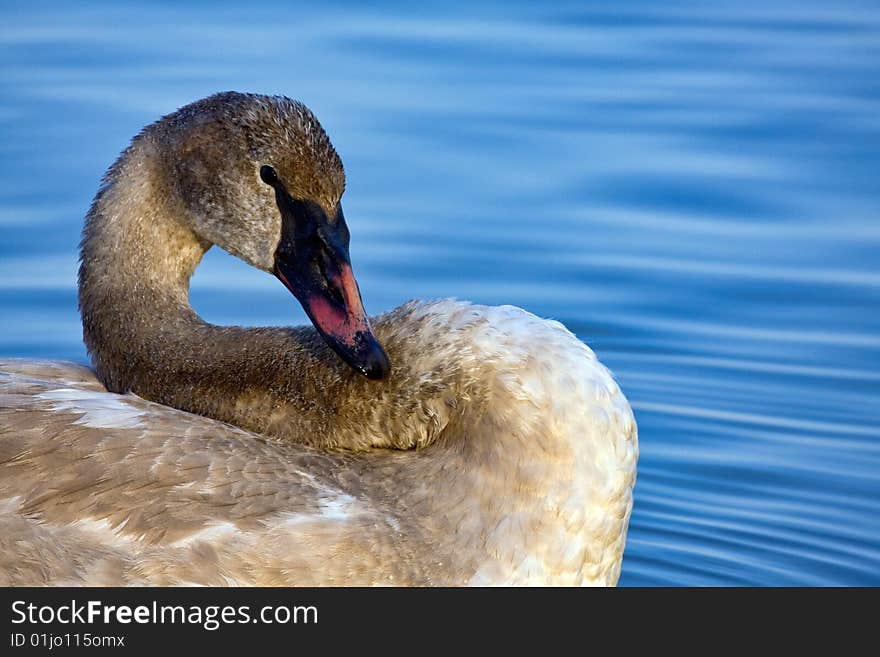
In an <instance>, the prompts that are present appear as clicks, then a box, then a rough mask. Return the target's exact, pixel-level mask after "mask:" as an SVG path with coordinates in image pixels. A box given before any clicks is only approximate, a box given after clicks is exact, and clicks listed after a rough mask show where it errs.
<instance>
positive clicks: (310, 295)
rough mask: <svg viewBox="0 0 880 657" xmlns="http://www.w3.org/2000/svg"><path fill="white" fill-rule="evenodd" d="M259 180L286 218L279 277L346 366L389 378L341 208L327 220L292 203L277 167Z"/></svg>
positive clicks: (310, 207) (310, 205)
mask: <svg viewBox="0 0 880 657" xmlns="http://www.w3.org/2000/svg"><path fill="white" fill-rule="evenodd" d="M260 177H261V178H262V179H263V182H265V183H266V184H268V185H271V186H272V187H274V188H275V201H276V203H277V204H278V209H279V210H280V212H281V241H280V242H279V243H278V248H277V249H276V250H275V275H276V276H277V277H278V278H279V279H280V280H281V282H282V283H284V285H285V286H287V289H289V290H290V291H291V292H292V293H293V294H294V296H296V298H297V299H299V302H300V303H301V304H302V306H303V308H304V309H305V311H306V314H308V316H309V319H311V320H312V323H313V324H314V325H315V328H317V329H318V332H319V333H320V334H321V335H322V336H323V338H324V340H325V341H326V342H327V344H328V345H330V347H331V348H332V349H333V351H335V352H336V353H337V354H338V355H339V357H340V358H342V360H344V361H345V362H346V363H348V364H349V365H351V367H353V368H354V369H356V370H357V371H358V372H360V373H361V374H363V375H364V376H366V377H367V378H368V379H382V378H385V377H386V376H387V375H388V373H389V372H390V371H391V363H390V361H389V360H388V356H387V355H386V354H385V350H384V349H382V345H380V344H379V341H378V340H377V339H376V336H375V335H374V334H373V329H372V327H371V326H370V320H369V318H368V317H367V314H366V312H365V311H364V304H363V302H362V301H361V293H360V290H358V285H357V281H355V279H354V274H353V273H352V271H351V259H350V257H349V254H348V242H349V232H348V226H346V224H345V217H344V216H343V215H342V205H337V206H336V208H335V213H334V216H332V217H328V216H327V213H326V211H325V210H324V208H322V207H321V205H320V204H318V203H315V202H313V201H309V200H301V199H296V198H293V197H292V196H291V195H290V194H289V193H288V192H287V190H286V189H285V187H284V185H283V184H282V183H281V181H280V180H278V177H277V175H276V173H275V170H274V169H272V167H269V166H263V167H261V169H260Z"/></svg>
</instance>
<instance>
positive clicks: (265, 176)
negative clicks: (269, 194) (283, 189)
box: [260, 164, 278, 185]
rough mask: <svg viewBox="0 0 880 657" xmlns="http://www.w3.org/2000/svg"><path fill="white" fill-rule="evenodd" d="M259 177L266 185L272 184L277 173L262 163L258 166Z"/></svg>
mask: <svg viewBox="0 0 880 657" xmlns="http://www.w3.org/2000/svg"><path fill="white" fill-rule="evenodd" d="M260 178H261V179H262V181H263V182H264V183H266V184H267V185H274V184H275V183H277V182H278V174H277V173H276V172H275V169H273V168H272V167H270V166H269V165H268V164H264V165H263V166H261V167H260Z"/></svg>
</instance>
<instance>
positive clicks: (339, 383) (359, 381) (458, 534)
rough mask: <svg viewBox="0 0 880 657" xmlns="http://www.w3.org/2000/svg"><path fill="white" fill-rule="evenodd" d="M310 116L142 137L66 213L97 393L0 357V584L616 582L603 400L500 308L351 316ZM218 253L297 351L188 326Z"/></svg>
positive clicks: (331, 185) (198, 109)
mask: <svg viewBox="0 0 880 657" xmlns="http://www.w3.org/2000/svg"><path fill="white" fill-rule="evenodd" d="M344 186H345V175H344V171H343V167H342V163H341V161H340V158H339V156H338V155H337V153H336V151H335V150H334V148H333V146H332V145H331V143H330V140H329V139H328V137H327V135H326V134H325V132H324V130H323V128H322V127H321V125H320V124H319V123H318V120H317V119H316V118H315V116H314V114H312V112H311V111H310V110H308V109H307V108H306V107H305V106H304V105H302V104H301V103H299V102H296V101H293V100H290V99H288V98H286V97H279V96H263V95H256V94H243V93H237V92H227V93H221V94H217V95H214V96H211V97H208V98H205V99H202V100H200V101H197V102H194V103H192V104H190V105H187V106H185V107H183V108H181V109H179V110H177V111H175V112H173V113H172V114H169V115H167V116H165V117H163V118H161V119H160V120H158V121H157V122H155V123H153V124H151V125H149V126H147V127H146V128H144V129H143V131H142V132H141V133H140V134H139V135H137V136H136V137H135V138H134V139H133V140H132V142H131V144H130V145H129V146H128V148H127V149H126V150H125V151H124V152H123V153H122V155H121V156H120V157H119V159H118V160H117V161H116V163H115V164H113V166H112V167H111V168H110V169H109V170H108V172H107V174H106V176H105V178H104V180H103V181H102V184H101V187H100V189H99V191H98V193H97V195H96V197H95V199H94V202H93V204H92V206H91V208H90V210H89V212H88V215H87V217H86V220H85V227H84V230H83V239H82V244H81V253H80V256H81V258H80V261H81V267H80V271H79V307H80V312H81V316H82V323H83V336H84V341H85V344H86V346H87V348H88V351H89V354H90V357H91V360H92V364H93V366H94V370H92V369H90V368H87V367H85V366H83V365H79V364H76V363H68V362H51V361H33V360H20V359H0V468H2V472H0V584H2V585H139V584H150V585H386V584H387V585H548V584H553V585H614V584H616V582H617V579H618V576H619V574H620V566H621V559H622V555H623V549H624V543H625V541H626V533H627V526H628V522H629V517H630V511H631V508H632V490H633V485H634V481H635V476H636V462H637V458H638V443H637V430H636V424H635V420H634V417H633V414H632V411H631V409H630V406H629V404H628V403H627V400H626V398H625V397H624V395H623V393H622V392H621V390H620V388H619V387H618V385H617V383H616V382H615V380H614V378H613V377H612V375H611V374H610V373H609V372H608V370H607V369H606V368H605V367H604V366H603V365H602V364H600V363H599V361H598V360H597V359H596V357H595V355H594V354H593V352H592V351H591V350H590V349H589V348H588V347H587V346H586V345H585V344H583V343H582V342H581V341H580V340H578V339H577V338H576V337H575V336H574V335H572V334H571V333H570V332H569V331H568V330H566V329H565V327H564V326H563V325H562V324H560V323H558V322H556V321H549V320H544V319H539V318H538V317H536V316H534V315H532V314H530V313H528V312H526V311H524V310H521V309H518V308H515V307H511V306H502V307H486V306H479V305H472V304H470V303H465V302H460V301H456V300H439V301H431V302H417V301H414V302H409V303H406V304H404V305H403V306H401V307H399V308H396V309H394V310H391V311H390V312H386V313H384V314H382V315H379V316H377V317H374V318H372V319H371V318H369V317H368V316H367V314H366V313H365V311H364V307H363V303H362V300H361V295H360V291H359V289H358V286H357V283H356V281H355V278H354V276H353V274H352V268H351V261H350V256H349V232H348V228H347V225H346V222H345V218H344V216H343V212H342V206H341V204H340V198H341V196H342V194H343V191H344ZM213 245H217V246H219V247H221V248H223V249H225V250H226V251H228V252H229V253H231V254H233V255H235V256H237V257H239V258H240V259H242V260H244V261H245V262H247V263H248V264H250V265H252V266H254V267H256V268H258V269H261V270H263V271H265V272H268V273H270V274H272V275H274V276H276V277H277V278H278V279H280V281H281V282H282V283H283V284H284V285H285V286H286V287H288V288H289V289H290V291H291V292H292V293H293V295H295V297H296V298H297V299H298V300H299V302H301V304H302V305H303V307H304V308H305V310H306V312H307V314H308V316H309V318H310V319H311V321H312V323H313V326H309V327H298V328H241V327H237V326H214V325H211V324H209V323H206V322H205V321H203V320H202V319H201V318H200V317H199V316H198V315H197V314H196V312H195V311H194V310H193V309H192V307H191V306H190V304H189V301H188V294H189V280H190V277H191V276H192V274H193V272H194V270H195V269H196V267H197V265H198V264H199V261H200V260H201V258H202V256H203V254H204V253H205V252H206V251H207V250H208V249H209V248H210V247H211V246H213Z"/></svg>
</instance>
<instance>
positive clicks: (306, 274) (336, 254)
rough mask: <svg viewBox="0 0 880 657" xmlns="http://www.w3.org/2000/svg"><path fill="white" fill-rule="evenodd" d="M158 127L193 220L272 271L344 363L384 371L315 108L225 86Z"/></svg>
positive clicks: (199, 230) (341, 187) (215, 240)
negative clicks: (220, 92)
mask: <svg viewBox="0 0 880 657" xmlns="http://www.w3.org/2000/svg"><path fill="white" fill-rule="evenodd" d="M156 126H157V130H159V131H160V132H161V134H160V135H159V137H160V140H159V143H162V144H166V145H170V148H166V149H164V150H165V158H166V161H165V162H163V168H164V170H165V171H167V172H169V173H170V175H172V176H173V180H171V181H169V182H170V185H171V188H172V189H174V190H175V191H176V193H175V196H176V198H177V200H178V201H179V204H180V205H181V206H182V213H183V215H184V217H185V218H186V220H187V221H188V223H189V225H190V228H191V229H192V230H193V231H194V232H195V233H196V234H197V235H198V236H199V237H200V238H201V239H202V240H204V241H207V242H209V243H211V244H216V245H218V246H220V247H221V248H223V249H224V250H226V251H228V252H230V253H232V254H233V255H235V256H238V257H239V258H241V259H242V260H244V261H245V262H247V263H249V264H250V265H252V266H254V267H257V268H258V269H262V270H263V271H266V272H268V273H270V274H272V275H273V276H276V277H277V278H278V279H279V280H280V281H281V282H282V283H283V284H284V285H285V286H286V287H287V288H288V289H289V290H290V291H291V292H292V293H293V295H294V296H295V297H296V298H297V299H298V300H299V302H300V303H301V304H302V306H303V308H304V309H305V311H306V313H307V314H308V316H309V319H311V321H312V323H313V324H314V325H315V328H317V330H318V332H319V333H320V334H321V335H322V337H323V338H324V340H325V341H326V342H327V344H328V345H329V346H330V347H331V348H332V349H333V350H334V351H335V352H336V353H337V354H338V355H339V356H340V357H341V358H342V359H343V360H344V361H345V362H346V363H348V364H349V365H350V366H352V367H353V368H354V369H356V370H357V371H359V372H360V373H361V374H363V375H364V376H366V377H368V378H370V379H381V378H384V377H385V376H386V375H387V374H388V373H389V371H390V367H391V365H390V362H389V360H388V356H387V355H386V353H385V351H384V349H383V348H382V346H381V345H380V344H379V342H378V340H377V339H376V336H375V335H374V333H373V330H372V328H371V326H370V321H369V319H368V317H367V314H366V312H365V310H364V306H363V302H362V300H361V294H360V291H359V289H358V285H357V282H356V281H355V278H354V274H353V272H352V267H351V258H350V255H349V231H348V226H347V225H346V222H345V216H344V215H343V212H342V203H341V198H342V194H343V192H344V191H345V172H344V170H343V167H342V161H341V160H340V158H339V156H338V155H337V153H336V151H335V149H334V148H333V145H332V144H331V143H330V139H329V138H328V137H327V134H326V133H325V132H324V130H323V128H322V127H321V124H320V123H319V122H318V120H317V118H315V116H314V114H312V112H311V111H310V110H309V109H308V108H307V107H305V106H304V105H303V104H301V103H299V102H296V101H293V100H290V99H289V98H285V97H280V96H260V95H255V94H241V93H235V92H228V93H223V94H217V95H215V96H211V97H209V98H205V99H203V100H200V101H197V102H195V103H192V104H191V105H187V106H185V107H183V108H181V109H180V110H178V111H177V112H175V113H174V114H171V115H169V116H168V117H165V118H164V119H163V120H161V121H160V122H159V123H158V124H156Z"/></svg>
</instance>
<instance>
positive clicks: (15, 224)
mask: <svg viewBox="0 0 880 657" xmlns="http://www.w3.org/2000/svg"><path fill="white" fill-rule="evenodd" d="M227 89H235V90H239V91H254V92H261V93H278V94H284V95H288V96H291V97H294V98H299V99H301V100H303V101H304V102H305V103H306V104H307V105H309V106H310V107H311V108H312V109H313V110H314V111H315V112H316V114H317V115H318V117H319V118H320V119H321V121H322V123H323V125H324V127H325V128H326V129H327V131H328V133H329V134H330V136H331V138H332V139H333V142H334V144H335V145H336V148H337V150H338V151H339V152H340V154H341V155H342V158H343V160H344V162H345V165H346V171H347V176H348V186H347V191H346V194H345V197H344V205H345V214H346V217H347V220H348V223H349V226H350V228H351V231H352V246H351V249H352V260H353V262H354V265H355V271H356V272H357V274H358V279H359V282H360V286H361V290H362V292H363V296H364V301H365V304H366V306H367V309H368V310H369V311H370V312H371V313H377V312H380V311H383V310H387V309H390V308H392V307H394V306H397V305H398V304H400V303H402V302H403V301H405V300H407V299H410V298H413V297H421V298H436V297H447V296H456V297H459V298H463V299H470V300H473V301H475V302H479V303H485V304H502V303H511V304H515V305H518V306H522V307H524V308H526V309H528V310H530V311H532V312H534V313H536V314H539V315H542V316H546V317H553V318H556V319H559V320H560V321H562V322H563V323H565V324H566V325H567V326H568V327H569V328H570V329H571V330H572V331H574V332H575V333H576V334H577V335H578V336H579V337H580V338H581V339H582V340H584V341H585V342H587V343H588V344H590V345H591V346H592V347H593V349H594V350H595V351H596V353H597V354H598V355H599V357H600V358H601V359H602V360H603V361H604V362H605V363H606V364H607V365H608V366H609V367H610V368H611V369H612V370H613V371H614V373H615V374H616V376H617V378H618V380H619V382H620V384H621V387H622V388H623V390H624V391H625V392H626V394H627V396H628V397H629V399H630V401H631V402H632V405H633V408H634V410H635V414H636V418H637V420H638V424H639V429H640V431H639V433H640V442H641V460H640V465H639V478H638V483H637V486H636V490H635V506H634V511H633V516H632V523H631V526H630V533H629V540H628V544H627V551H626V555H625V558H624V564H623V574H622V577H621V584H623V585H695V586H702V585H710V586H713V585H820V586H824V585H880V394H878V392H880V268H878V265H880V7H878V5H877V4H876V3H871V2H840V3H820V2H810V1H806V2H804V1H797V2H787V1H778V2H766V1H763V2H754V1H752V0H745V1H743V2H738V3H687V2H670V3H663V4H662V5H660V4H658V3H653V2H630V3H625V4H623V5H621V6H616V5H613V4H609V3H601V2H594V3H554V5H553V7H552V8H545V7H542V6H540V4H538V3H510V2H504V3H497V4H492V3H467V2H459V3H431V4H428V5H424V6H422V7H421V8H419V9H418V10H414V9H413V8H412V7H411V5H410V4H409V3H391V4H386V5H383V6H382V7H372V8H371V7H368V6H367V5H365V4H362V3H338V4H334V5H329V4H323V3H322V4H321V6H320V7H316V6H312V5H304V6H301V7H298V8H291V7H289V6H288V3H281V2H272V1H264V2H261V3H259V4H258V5H254V4H253V3H241V2H237V3H229V2H211V3H207V2H205V3H193V4H188V5H185V6H184V4H183V3H177V2H173V3H172V2H168V3H152V4H151V5H150V6H149V7H143V6H137V5H134V4H127V3H112V4H111V3H97V2H91V1H83V2H76V3H54V4H53V3H34V2H4V4H3V6H2V8H0V151H2V156H0V355H4V356H23V357H39V358H61V359H73V360H78V361H84V360H85V359H86V354H85V349H84V347H83V345H82V342H81V331H80V324H79V316H78V314H77V310H76V288H75V282H76V281H75V279H76V266H77V264H76V258H77V243H78V240H79V233H80V229H81V223H82V217H83V215H84V214H85V212H86V210H87V208H88V205H89V202H90V200H91V198H92V196H93V195H94V193H95V191H96V189H97V186H98V182H99V179H100V177H101V176H102V174H103V172H104V170H105V169H106V168H107V167H108V166H109V165H110V164H111V163H112V161H113V160H114V159H115V158H116V156H117V155H118V153H119V152H120V151H121V150H122V149H123V148H124V147H125V145H126V143H127V141H128V140H129V139H130V138H131V137H132V136H133V135H134V134H135V133H136V132H137V131H138V130H140V128H141V127H142V126H143V125H144V124H146V123H149V122H151V121H153V120H155V119H156V118H158V117H159V116H160V115H162V114H165V113H168V112H170V111H172V110H174V109H175V108H177V107H179V106H180V105H183V104H186V103H188V102H190V101H192V100H195V99H197V98H200V97H202V96H205V95H208V94H210V93H213V92H216V91H221V90H227ZM192 301H193V304H194V305H195V307H196V308H197V309H198V310H199V312H200V313H202V315H203V316H204V317H205V318H207V319H208V320H210V321H213V322H216V323H225V324H249V325H256V324H276V325H277V324H295V323H302V322H305V321H306V317H305V315H304V313H303V312H302V310H301V309H300V307H299V305H298V304H297V303H296V302H295V300H293V299H292V298H291V296H290V295H289V293H287V292H286V290H284V289H283V287H282V286H281V285H280V284H279V283H278V282H277V281H276V280H275V279H273V278H272V277H270V276H268V275H266V274H263V273H260V272H258V271H256V270H253V269H249V268H248V267H247V266H246V265H244V264H243V263H241V262H239V261H237V260H235V259H233V258H232V257H231V256H229V255H226V254H225V253H223V252H220V251H219V250H218V249H212V251H211V252H209V253H208V255H207V256H206V259H205V261H204V263H203V264H202V266H201V267H200V269H199V270H198V272H197V273H196V276H195V278H194V281H193V289H192Z"/></svg>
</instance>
